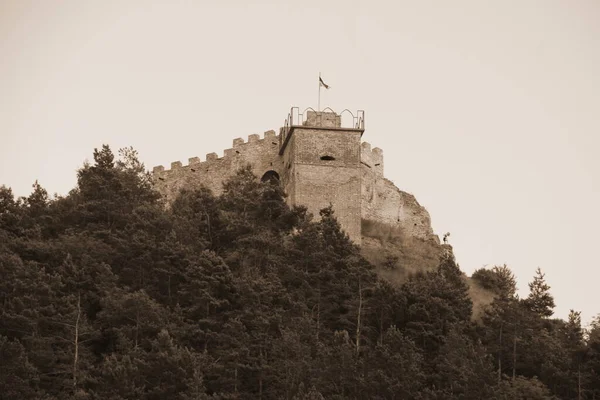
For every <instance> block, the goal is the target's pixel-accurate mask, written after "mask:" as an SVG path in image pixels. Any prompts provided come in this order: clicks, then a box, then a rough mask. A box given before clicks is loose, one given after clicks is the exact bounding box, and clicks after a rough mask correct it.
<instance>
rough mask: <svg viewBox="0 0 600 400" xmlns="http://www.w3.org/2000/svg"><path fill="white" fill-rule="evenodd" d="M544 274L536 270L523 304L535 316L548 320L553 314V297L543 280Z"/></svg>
mask: <svg viewBox="0 0 600 400" xmlns="http://www.w3.org/2000/svg"><path fill="white" fill-rule="evenodd" d="M544 277H545V274H543V273H542V270H541V269H540V268H538V269H536V271H535V276H534V277H533V281H532V282H530V283H529V291H530V292H529V296H528V297H527V299H526V300H525V304H526V305H527V306H528V307H529V309H530V310H531V311H533V312H534V313H536V314H537V315H539V316H541V317H543V318H548V317H551V316H552V314H554V311H553V310H554V306H555V304H554V297H553V296H552V295H551V294H550V286H549V285H548V284H547V283H546V280H545V279H544Z"/></svg>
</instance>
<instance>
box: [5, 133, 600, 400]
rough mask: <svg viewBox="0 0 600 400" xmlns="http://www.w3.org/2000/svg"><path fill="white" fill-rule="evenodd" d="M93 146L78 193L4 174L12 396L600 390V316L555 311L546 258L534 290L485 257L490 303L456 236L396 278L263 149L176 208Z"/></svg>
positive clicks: (528, 395) (125, 163) (516, 395)
mask: <svg viewBox="0 0 600 400" xmlns="http://www.w3.org/2000/svg"><path fill="white" fill-rule="evenodd" d="M93 156H94V162H93V163H89V164H85V165H83V166H82V167H81V168H80V169H79V171H78V172H77V186H76V187H75V188H74V189H73V190H72V191H71V192H70V193H69V194H68V195H66V196H63V197H55V198H51V197H50V196H48V193H47V191H46V190H45V189H44V188H43V187H42V186H41V185H40V184H39V183H38V182H35V183H34V185H33V190H32V193H31V195H29V196H28V197H25V198H15V197H14V195H13V193H12V191H11V190H10V188H6V187H0V274H1V276H2V277H3V279H2V281H0V360H2V362H0V398H7V399H8V398H10V399H46V400H51V399H111V400H124V399H148V400H150V399H182V400H184V399H185V400H188V399H189V400H191V399H290V400H291V399H294V400H308V399H311V400H317V399H593V398H600V323H599V322H598V320H595V322H594V323H593V324H592V326H591V327H590V329H589V330H586V329H585V328H584V327H582V326H581V316H580V313H579V312H577V311H575V310H573V311H572V312H571V314H570V315H569V318H568V320H567V321H564V320H560V319H556V318H554V319H552V318H551V317H552V315H553V308H554V299H553V297H552V295H551V293H550V287H549V286H548V285H547V284H546V282H545V279H544V274H543V273H542V271H541V270H540V269H538V270H537V271H536V272H535V276H534V277H533V280H532V282H531V283H530V285H529V286H530V289H531V290H530V291H531V294H530V295H529V297H527V298H525V299H519V298H518V296H517V295H516V280H515V278H514V275H513V274H512V272H511V271H510V269H509V268H508V267H507V266H502V267H495V268H493V269H490V270H485V269H482V270H478V271H476V272H475V273H474V274H473V277H472V278H473V280H474V281H475V282H477V284H479V285H480V286H482V287H484V288H486V289H487V290H489V291H490V292H492V293H494V296H495V297H494V301H493V302H492V303H491V304H490V305H489V306H487V307H486V308H485V310H484V312H483V315H482V317H481V318H479V319H476V318H474V317H473V303H472V300H471V298H470V297H469V285H468V282H467V278H466V276H465V275H464V274H463V273H462V272H461V270H460V268H459V266H458V264H457V263H456V260H455V259H454V257H453V256H452V254H448V253H443V254H444V255H443V256H442V257H440V259H439V262H438V266H437V268H435V269H434V270H431V271H422V272H419V273H416V274H414V275H412V276H410V277H409V278H408V279H407V281H406V282H404V283H403V284H401V285H392V284H391V283H389V282H387V281H386V280H384V279H382V278H381V277H380V276H378V275H377V273H376V272H375V269H374V267H373V265H371V264H370V263H369V262H368V261H367V260H365V258H363V257H362V255H361V250H360V248H359V247H357V246H355V245H354V244H353V243H352V242H350V240H349V239H348V236H347V235H346V234H345V233H344V232H343V231H342V229H341V228H340V224H339V223H338V221H337V218H336V214H335V209H334V208H333V207H327V208H324V209H323V210H321V211H320V213H319V215H318V216H312V215H310V214H308V213H307V210H306V208H303V207H294V208H290V207H288V205H287V204H286V202H285V193H284V192H283V191H282V189H281V187H279V186H278V184H277V182H272V181H266V182H261V181H260V179H258V178H257V177H256V176H254V175H253V173H252V170H251V169H250V168H249V167H247V168H242V169H240V170H239V171H238V172H237V174H235V175H234V176H232V177H230V179H228V180H227V181H226V182H225V183H224V186H223V193H222V194H221V195H220V196H215V195H214V194H213V193H211V192H210V190H208V189H206V188H203V187H201V188H199V189H197V190H187V189H184V190H183V191H182V192H181V193H180V194H179V196H178V197H177V198H176V199H175V200H174V202H173V203H172V204H171V205H170V206H166V205H165V204H164V203H163V202H162V200H161V197H160V196H159V194H158V193H157V192H155V191H154V189H153V186H152V180H151V176H150V174H149V173H148V172H146V170H145V167H144V165H143V164H142V163H141V162H140V161H139V159H138V155H137V153H136V151H135V150H133V149H132V148H128V149H122V150H121V151H120V152H119V156H118V157H116V156H115V155H114V154H113V152H112V150H111V149H110V147H109V146H106V145H105V146H102V148H100V149H95V150H94V153H93ZM440 254H442V253H440Z"/></svg>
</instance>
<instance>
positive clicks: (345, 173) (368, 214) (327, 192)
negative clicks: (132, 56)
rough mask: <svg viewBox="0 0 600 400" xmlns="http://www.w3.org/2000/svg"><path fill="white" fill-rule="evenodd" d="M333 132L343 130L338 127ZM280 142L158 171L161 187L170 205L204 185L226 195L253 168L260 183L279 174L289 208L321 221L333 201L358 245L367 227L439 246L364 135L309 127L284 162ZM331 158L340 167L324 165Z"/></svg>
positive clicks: (239, 146)
mask: <svg viewBox="0 0 600 400" xmlns="http://www.w3.org/2000/svg"><path fill="white" fill-rule="evenodd" d="M323 114H325V113H323ZM309 115H310V114H309ZM325 117H327V116H326V115H325ZM325 120H326V119H325ZM326 121H328V120H326ZM309 122H310V121H309ZM333 124H335V125H338V124H339V122H337V121H335V120H333V121H332V126H334V125H333ZM279 139H280V138H279V136H278V135H276V133H275V132H274V131H267V132H265V133H264V136H263V137H262V138H261V137H260V136H259V135H250V136H248V140H247V141H244V140H243V139H241V138H237V139H234V140H233V146H232V148H230V149H227V150H225V151H224V154H223V156H222V157H219V156H218V155H217V154H216V153H209V154H207V155H206V158H205V160H204V161H201V160H200V159H199V158H198V157H193V158H190V159H189V161H188V164H187V165H182V163H181V162H179V161H177V162H173V163H171V168H170V169H168V170H166V169H165V168H164V167H163V166H158V167H155V168H154V170H153V181H154V182H155V187H156V188H157V190H158V191H159V192H160V193H162V194H163V196H165V198H166V200H167V202H169V203H170V202H172V201H173V200H174V199H175V197H176V196H177V193H178V192H179V191H180V190H181V189H182V188H184V187H185V188H192V189H193V188H198V187H200V186H201V185H204V186H206V187H207V188H209V189H211V190H212V191H213V193H214V194H216V195H219V194H220V193H221V192H222V183H223V182H224V181H225V180H227V179H228V178H229V177H230V176H232V175H233V174H235V172H236V171H237V170H238V169H239V168H241V167H243V166H245V165H247V164H250V165H251V166H252V170H253V172H254V174H255V175H257V176H258V177H259V178H260V177H262V176H263V174H264V173H265V172H267V171H275V172H277V173H278V174H279V176H280V180H281V183H282V185H283V188H284V190H285V191H286V193H287V195H288V199H287V200H288V202H289V203H290V204H303V205H306V206H307V207H309V211H311V212H313V214H315V217H318V209H319V208H323V207H325V206H327V205H328V204H325V203H324V201H325V199H332V202H333V203H334V211H335V212H336V216H337V218H338V220H339V221H340V223H341V225H342V226H343V227H344V229H345V230H346V232H347V233H348V234H349V236H350V237H351V238H352V239H353V240H354V241H355V242H357V243H360V241H361V236H360V229H361V228H360V226H361V220H371V221H376V222H379V223H384V224H387V225H390V226H392V227H399V228H401V230H402V231H403V232H405V233H406V234H408V235H410V236H413V237H418V238H422V239H425V240H434V241H437V242H438V243H439V238H438V237H437V236H435V235H434V234H433V230H432V228H431V221H430V216H429V213H428V212H427V210H426V209H425V208H424V207H422V206H421V205H420V204H419V203H418V202H417V200H416V199H415V197H414V196H413V195H411V194H408V193H406V192H403V191H401V190H400V189H398V188H397V187H396V186H395V185H394V184H393V183H392V182H391V181H389V180H388V179H385V178H384V174H383V151H382V150H381V149H379V148H374V149H371V145H370V144H369V143H367V142H362V143H360V141H361V139H360V134H359V133H358V132H351V131H328V130H320V131H318V132H317V131H314V132H313V130H311V129H310V127H308V126H307V127H306V128H305V127H302V128H301V129H299V130H298V129H297V130H296V132H295V133H294V134H293V135H292V136H291V137H290V141H289V143H288V145H287V146H286V149H285V151H284V154H283V155H279V149H280V140H279ZM327 155H328V156H332V157H333V158H335V159H334V160H321V159H320V157H321V156H327ZM326 202H328V201H326ZM321 203H323V204H321Z"/></svg>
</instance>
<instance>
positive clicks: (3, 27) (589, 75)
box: [0, 0, 600, 321]
mask: <svg viewBox="0 0 600 400" xmlns="http://www.w3.org/2000/svg"><path fill="white" fill-rule="evenodd" d="M319 72H321V73H322V76H323V80H324V81H325V82H326V83H327V84H329V85H330V86H331V89H330V90H328V91H326V92H325V91H324V92H323V95H322V98H321V105H322V107H325V106H330V107H331V108H333V109H334V110H342V109H344V108H349V109H351V110H357V109H363V110H365V116H366V131H365V134H364V136H363V139H364V140H366V141H368V142H370V143H371V144H372V145H373V147H381V148H382V149H383V150H384V157H385V159H384V160H385V175H386V177H387V178H389V179H391V180H392V181H393V182H394V183H395V184H396V185H397V186H398V187H400V188H401V189H402V190H405V191H407V192H410V193H412V194H414V195H415V196H416V197H417V199H418V201H419V202H420V203H421V204H422V205H423V206H425V207H426V208H427V209H428V210H429V212H430V214H431V217H432V224H433V228H434V230H435V231H436V233H438V234H439V235H442V234H443V233H445V232H447V231H448V232H450V233H451V236H450V243H451V244H452V245H453V246H454V249H455V254H456V256H457V259H458V261H459V263H460V265H461V268H462V269H463V270H464V271H465V272H467V273H468V274H469V275H470V274H471V273H472V272H473V271H474V270H475V269H477V268H480V267H482V266H483V265H488V266H490V267H491V266H493V265H494V264H504V263H506V264H507V265H508V266H509V267H510V268H511V269H512V270H513V271H514V272H515V274H516V275H517V278H518V281H519V289H520V293H521V295H523V296H525V295H527V293H528V288H527V282H528V281H530V280H531V278H532V276H533V274H534V271H535V269H536V268H537V267H538V266H539V267H541V268H542V270H543V271H544V272H545V273H546V274H547V275H546V277H547V281H548V282H549V284H550V285H551V286H552V293H553V294H554V296H555V298H556V302H557V308H556V315H557V316H559V317H563V318H564V317H566V315H567V314H568V311H569V309H570V308H574V309H576V310H581V311H583V318H584V320H585V321H589V319H590V318H591V317H592V316H593V315H595V314H597V313H600V290H598V282H599V281H600V279H599V278H600V261H598V260H599V258H598V256H597V253H596V252H595V250H596V246H597V244H596V243H598V240H599V238H598V234H597V232H598V229H600V211H599V206H600V161H599V159H600V157H599V151H600V2H598V1H597V0H588V1H585V0H576V1H564V0H557V1H552V0H539V1H533V0H514V1H508V0H497V1H479V0H474V1H466V0H460V1H459V0H455V1H452V2H449V1H442V0H440V1H435V2H431V1H422V0H419V1H412V2H408V1H399V0H394V1H376V0H374V1H353V0H343V1H312V0H309V1H275V0H273V1H271V2H265V1H261V2H257V1H247V0H245V1H227V0H219V1H217V0H214V1H201V0H197V1H192V0H190V1H182V0H180V1H175V0H169V1H167V0H164V1H149V0H144V1H141V0H140V1H135V0H118V1H86V0H61V1H58V0H57V1H50V0H48V1H42V0H39V1H29V0H0V135H1V141H0V184H6V185H7V186H10V187H12V188H13V190H14V192H15V193H16V194H17V195H27V194H28V193H30V189H31V185H32V183H33V182H34V181H35V180H36V179H38V180H39V181H40V183H41V184H42V185H43V186H44V187H45V188H46V189H47V190H48V191H49V192H50V193H55V192H57V193H60V194H66V193H67V192H68V191H69V190H70V189H71V188H72V187H73V186H74V185H75V170H76V169H77V168H78V167H80V166H81V165H82V163H83V161H84V160H85V159H92V152H93V149H94V147H100V146H101V145H102V144H103V143H107V144H109V145H110V146H111V147H112V148H113V149H114V150H115V151H116V150H117V149H118V148H120V147H124V146H133V147H134V148H136V149H137V150H138V151H139V152H140V156H141V159H142V160H143V161H144V162H145V164H146V166H147V167H148V168H150V169H151V168H152V167H153V166H154V165H159V164H162V165H165V167H169V166H170V163H171V161H177V160H181V161H183V163H184V165H185V164H187V159H188V158H190V157H194V156H200V157H201V159H202V160H204V159H205V154H206V153H210V152H213V151H214V152H217V153H218V154H220V155H222V154H223V150H224V149H226V148H229V147H231V142H232V139H234V138H236V137H243V138H246V137H247V135H249V134H253V133H262V132H264V131H266V130H270V129H274V130H278V128H279V127H280V126H281V125H282V123H283V121H284V119H285V117H286V115H287V113H288V111H289V109H290V107H292V106H299V107H301V108H305V107H309V106H312V107H316V104H317V92H318V82H317V79H318V74H319Z"/></svg>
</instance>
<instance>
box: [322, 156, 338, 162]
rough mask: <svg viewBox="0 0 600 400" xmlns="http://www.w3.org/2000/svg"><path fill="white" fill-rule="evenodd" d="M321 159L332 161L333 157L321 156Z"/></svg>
mask: <svg viewBox="0 0 600 400" xmlns="http://www.w3.org/2000/svg"><path fill="white" fill-rule="evenodd" d="M321 160H323V161H332V160H335V157H332V156H321Z"/></svg>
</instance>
